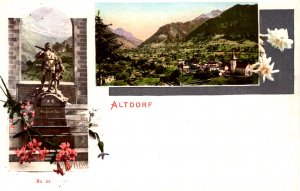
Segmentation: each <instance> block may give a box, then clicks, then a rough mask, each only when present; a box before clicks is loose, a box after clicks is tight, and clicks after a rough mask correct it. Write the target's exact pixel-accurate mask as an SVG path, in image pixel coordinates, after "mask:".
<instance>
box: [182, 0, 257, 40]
mask: <svg viewBox="0 0 300 191" xmlns="http://www.w3.org/2000/svg"><path fill="white" fill-rule="evenodd" d="M217 34H219V35H223V38H225V39H229V40H244V39H248V40H252V41H255V42H257V39H258V7H257V4H256V5H235V6H233V7H232V8H229V9H227V10H226V11H224V12H223V13H222V14H221V15H220V16H218V17H215V18H212V19H209V20H207V21H206V22H205V23H203V24H202V25H201V26H199V27H198V28H196V29H195V30H194V31H192V32H191V33H190V34H189V35H187V37H186V40H193V41H196V42H197V41H202V40H205V39H208V38H210V37H213V36H214V35H217Z"/></svg>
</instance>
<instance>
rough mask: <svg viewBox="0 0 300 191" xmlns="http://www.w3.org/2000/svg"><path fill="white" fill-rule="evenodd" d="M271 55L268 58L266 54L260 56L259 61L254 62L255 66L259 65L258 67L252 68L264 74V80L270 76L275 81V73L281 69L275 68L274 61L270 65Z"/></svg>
mask: <svg viewBox="0 0 300 191" xmlns="http://www.w3.org/2000/svg"><path fill="white" fill-rule="evenodd" d="M270 62H271V57H269V58H267V57H266V55H265V54H264V55H263V56H262V57H259V62H258V63H256V64H254V66H259V67H258V69H256V70H252V71H253V72H255V73H258V74H260V75H262V76H263V82H265V79H266V78H268V79H269V80H271V81H274V78H273V77H272V74H273V73H277V72H279V70H273V67H274V62H273V63H272V64H271V65H270Z"/></svg>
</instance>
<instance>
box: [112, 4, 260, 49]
mask: <svg viewBox="0 0 300 191" xmlns="http://www.w3.org/2000/svg"><path fill="white" fill-rule="evenodd" d="M112 32H114V33H115V34H116V35H117V39H118V41H119V42H120V43H122V44H123V48H136V47H138V48H142V47H155V46H163V45H165V44H167V43H179V42H186V41H192V42H199V41H203V40H209V39H210V38H211V37H213V36H215V35H221V36H222V38H224V39H228V40H236V41H238V40H251V41H254V42H256V41H257V38H258V6H257V4H255V5H239V4H237V5H235V6H233V7H231V8H229V9H227V10H225V11H224V12H222V11H220V10H218V9H217V10H213V11H211V12H209V13H206V14H201V15H199V16H198V17H196V18H195V19H193V20H191V21H187V22H174V23H169V24H166V25H163V26H161V27H160V28H159V29H158V30H157V31H156V32H155V33H154V34H153V35H152V36H151V37H149V38H148V39H146V40H145V41H144V42H141V40H137V38H136V37H134V36H133V35H132V34H131V33H129V32H127V31H126V30H124V29H121V28H118V29H116V30H113V31H112Z"/></svg>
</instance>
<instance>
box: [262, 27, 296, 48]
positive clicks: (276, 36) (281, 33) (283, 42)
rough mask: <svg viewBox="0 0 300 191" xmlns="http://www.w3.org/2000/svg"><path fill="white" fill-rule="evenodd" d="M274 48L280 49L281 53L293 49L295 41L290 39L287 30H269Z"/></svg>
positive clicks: (270, 41)
mask: <svg viewBox="0 0 300 191" xmlns="http://www.w3.org/2000/svg"><path fill="white" fill-rule="evenodd" d="M267 41H268V42H269V43H270V44H271V45H272V46H273V47H275V48H278V49H279V50H280V51H281V52H282V51H283V50H284V49H286V48H288V49H290V48H292V44H293V43H294V41H293V40H291V39H289V37H288V31H287V29H277V28H275V29H274V30H270V29H268V40H267Z"/></svg>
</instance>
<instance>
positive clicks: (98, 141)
mask: <svg viewBox="0 0 300 191" xmlns="http://www.w3.org/2000/svg"><path fill="white" fill-rule="evenodd" d="M95 135H96V137H97V139H98V142H99V141H100V137H99V135H98V133H95Z"/></svg>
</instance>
